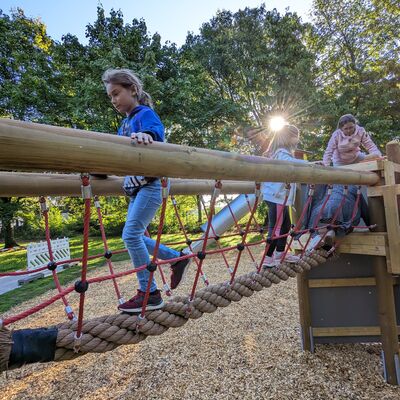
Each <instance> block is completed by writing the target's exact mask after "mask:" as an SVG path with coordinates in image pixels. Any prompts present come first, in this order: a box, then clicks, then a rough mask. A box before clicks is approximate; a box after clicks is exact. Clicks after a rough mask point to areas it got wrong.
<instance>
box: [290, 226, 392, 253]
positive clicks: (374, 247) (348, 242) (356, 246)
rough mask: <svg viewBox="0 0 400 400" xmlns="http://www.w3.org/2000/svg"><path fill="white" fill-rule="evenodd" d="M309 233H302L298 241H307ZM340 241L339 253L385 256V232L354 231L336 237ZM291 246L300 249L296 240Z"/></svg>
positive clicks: (386, 247)
mask: <svg viewBox="0 0 400 400" xmlns="http://www.w3.org/2000/svg"><path fill="white" fill-rule="evenodd" d="M308 236H309V234H308V233H307V234H304V235H302V236H301V238H300V242H301V243H302V244H303V245H304V244H305V243H307V240H308ZM337 240H338V241H339V242H340V246H339V249H338V252H339V253H348V254H363V255H365V254H366V255H371V256H384V257H385V256H386V254H387V253H388V239H387V233H386V232H354V233H352V234H350V235H347V236H344V237H343V238H338V239H337ZM292 247H293V249H295V250H301V249H302V247H301V246H300V243H299V242H298V241H296V240H295V241H293V243H292Z"/></svg>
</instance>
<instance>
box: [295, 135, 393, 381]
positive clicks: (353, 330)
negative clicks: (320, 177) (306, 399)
mask: <svg viewBox="0 0 400 400" xmlns="http://www.w3.org/2000/svg"><path fill="white" fill-rule="evenodd" d="M387 156H388V160H378V161H371V162H366V163H361V164H355V165H351V166H348V168H351V169H357V170H362V171H371V172H376V173H378V174H379V176H380V178H381V179H380V183H379V184H378V185H377V186H371V187H368V188H367V196H368V204H369V213H370V217H371V223H372V224H377V228H376V231H375V232H363V233H352V234H351V235H348V236H346V237H345V238H344V239H343V241H342V242H341V244H340V250H339V251H340V253H341V254H346V255H355V256H353V260H355V258H354V257H357V256H358V259H360V258H361V257H360V256H368V258H369V259H370V260H371V261H372V264H373V269H372V270H371V273H370V274H369V275H370V276H361V277H354V271H353V274H351V273H350V276H351V277H349V272H351V269H352V268H353V269H354V268H355V266H353V264H351V262H349V265H348V268H346V270H344V271H343V272H342V275H341V276H336V277H334V278H332V277H330V276H329V274H328V277H326V276H325V277H324V276H318V277H315V274H313V272H312V271H310V272H304V273H302V274H299V275H298V277H297V287H298V296H299V313H300V325H301V334H302V344H303V349H304V350H308V351H314V344H315V343H346V342H353V343H354V342H371V341H372V342H379V341H380V342H381V343H382V362H383V368H384V376H385V379H386V381H387V382H388V383H390V384H397V385H399V384H400V360H399V335H400V225H399V198H398V195H400V184H399V179H400V144H399V143H396V142H391V143H389V144H388V146H387ZM341 260H342V258H341V259H340V260H339V263H340V261H341ZM342 263H343V260H342ZM361 267H362V266H361ZM323 268H324V267H323V266H322V267H321V268H320V270H323ZM339 288H346V292H347V293H348V294H349V296H352V294H351V293H354V294H353V298H354V295H358V294H359V293H360V288H365V289H366V290H368V294H369V295H371V293H372V292H371V288H372V290H373V292H374V293H372V294H373V295H374V300H373V301H374V302H375V303H376V309H372V308H371V309H369V310H365V312H366V313H367V314H371V313H374V314H375V315H374V316H373V317H372V319H374V317H376V320H377V322H378V323H377V324H376V325H375V326H371V325H369V324H368V325H365V326H360V325H358V326H353V325H352V324H346V325H344V324H343V325H341V326H335V325H334V322H335V319H336V320H337V316H333V315H332V314H334V313H335V312H332V309H330V310H328V308H329V307H325V310H321V309H320V308H321V305H318V304H316V303H317V302H316V301H315V300H313V299H312V297H313V292H316V291H318V293H319V294H322V293H325V295H329V296H330V298H331V299H332V298H335V293H344V292H343V291H340V290H338V289H339ZM332 296H333V297H332ZM350 298H351V297H350ZM334 301H335V300H334ZM331 303H332V300H331ZM396 303H397V308H398V309H397V310H396ZM347 304H348V303H347ZM331 306H332V304H331ZM322 307H323V306H322ZM318 308H319V309H318ZM317 309H318V310H317ZM376 311H377V315H376ZM338 312H343V313H345V312H346V313H350V316H352V317H353V318H352V319H353V320H354V317H355V313H357V312H360V309H357V308H355V309H354V310H352V305H351V304H348V310H343V309H342V310H339V311H338ZM321 313H323V314H324V321H323V325H324V326H318V325H317V326H316V324H317V323H318V322H316V318H315V317H316V314H318V315H320V314H321ZM352 313H353V314H352ZM366 320H369V321H370V320H371V315H369V317H368V318H366ZM313 321H314V324H313ZM313 325H314V326H313ZM326 325H330V326H326Z"/></svg>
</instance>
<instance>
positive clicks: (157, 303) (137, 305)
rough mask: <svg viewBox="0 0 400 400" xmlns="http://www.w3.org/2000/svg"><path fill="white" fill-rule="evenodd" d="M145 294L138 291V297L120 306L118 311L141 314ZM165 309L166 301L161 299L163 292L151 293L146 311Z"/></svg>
mask: <svg viewBox="0 0 400 400" xmlns="http://www.w3.org/2000/svg"><path fill="white" fill-rule="evenodd" d="M145 294H146V293H145V292H142V291H141V290H138V291H137V294H136V296H134V297H132V298H131V299H130V300H128V301H126V302H125V303H123V304H121V305H119V306H118V310H120V311H123V312H126V313H141V312H142V307H143V301H144V296H145ZM163 307H164V301H163V299H162V297H161V292H160V291H159V290H158V289H157V290H155V291H154V292H150V295H149V299H148V301H147V305H146V309H145V311H151V310H158V309H159V308H163Z"/></svg>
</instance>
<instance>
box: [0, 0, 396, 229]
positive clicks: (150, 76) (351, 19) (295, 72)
mask: <svg viewBox="0 0 400 400" xmlns="http://www.w3.org/2000/svg"><path fill="white" fill-rule="evenodd" d="M399 19H400V8H399V7H398V1H396V0H379V1H378V0H326V1H322V0H315V1H314V3H313V20H312V22H311V23H303V22H302V21H301V19H300V18H299V17H298V16H297V15H296V14H295V13H291V12H285V13H282V14H281V13H278V12H277V11H276V10H275V9H274V10H268V9H267V8H266V6H265V5H263V6H260V7H256V8H245V9H244V10H241V11H238V12H229V11H219V12H218V13H217V14H216V15H215V16H214V17H213V18H211V19H210V20H209V21H207V22H205V23H204V24H203V25H202V27H201V30H200V33H199V34H198V35H193V34H188V36H187V39H186V43H185V45H183V46H182V47H181V48H177V46H176V45H175V44H171V43H169V42H166V43H164V44H163V43H162V40H161V37H160V36H159V35H158V34H155V35H152V36H151V35H150V34H149V32H148V31H147V26H146V23H145V21H144V20H138V19H133V20H132V21H129V22H126V21H124V18H123V14H122V12H121V11H119V10H118V11H115V10H111V12H110V13H109V15H106V13H105V11H104V8H103V7H102V6H99V7H98V8H97V18H96V20H95V21H94V22H93V23H91V24H88V25H87V27H86V28H87V29H86V36H87V38H88V44H87V45H83V44H81V43H80V42H79V40H78V38H77V37H75V36H74V35H71V34H69V33H66V34H65V35H64V36H63V37H62V39H61V41H60V42H57V41H54V40H53V39H52V38H50V37H49V36H48V35H47V33H46V27H45V25H44V24H43V22H41V21H40V20H36V19H32V18H29V17H27V16H25V15H24V12H23V11H22V10H21V9H18V10H17V11H15V12H12V13H11V14H10V15H7V14H5V13H3V12H2V11H0V117H11V118H16V119H23V120H32V121H37V122H44V123H50V124H55V125H61V126H68V127H74V128H82V129H87V130H93V131H101V132H108V133H115V132H116V129H117V127H118V125H119V123H120V121H121V119H122V116H121V115H118V114H117V112H116V111H115V110H114V109H113V108H112V106H111V104H110V102H109V100H108V98H107V96H106V94H105V90H104V87H103V84H102V82H101V76H102V74H103V72H104V70H105V69H107V68H110V67H125V68H131V69H133V70H134V71H135V72H137V73H138V75H139V76H140V77H141V79H142V80H143V82H144V84H145V89H146V90H147V91H148V92H149V93H151V95H152V97H153V100H154V103H155V108H156V111H157V112H158V113H159V114H160V116H161V119H162V120H163V122H164V124H165V126H166V135H167V138H168V141H170V142H175V143H181V144H188V145H191V146H198V147H207V148H213V149H222V150H227V151H239V152H242V153H243V152H244V153H252V152H254V148H253V147H252V146H251V145H249V143H248V142H246V141H238V142H237V141H236V139H235V135H234V134H233V133H234V132H235V129H236V128H237V127H238V126H248V125H252V126H254V125H265V123H266V120H267V119H268V118H269V116H271V115H273V114H277V113H279V114H283V115H284V116H286V118H287V119H288V120H289V121H290V122H291V123H295V124H296V125H298V126H299V127H300V129H301V132H302V144H301V146H302V147H303V148H306V149H309V150H311V151H312V152H313V153H314V154H313V157H318V156H319V155H321V153H322V152H323V150H324V147H325V144H326V142H327V141H328V140H329V137H330V134H331V132H332V131H333V129H334V128H335V126H336V122H337V119H338V117H339V116H340V115H341V114H344V113H349V112H350V113H353V114H355V115H356V116H357V117H358V118H359V120H360V122H361V124H362V125H364V126H365V127H366V128H367V130H369V131H371V132H372V133H373V135H374V136H373V137H374V140H375V141H376V142H378V144H380V145H381V146H383V145H384V144H385V142H387V141H388V140H389V139H392V138H393V137H395V136H397V135H399V131H400V106H399V96H398V93H399V76H400V63H399V61H400V60H399V59H400V54H399V51H400V50H399V46H398V38H399V36H400V24H399V23H398V21H399ZM50 156H55V155H50ZM100 201H101V205H102V210H103V213H104V225H105V228H106V231H107V232H109V233H112V234H116V235H119V234H120V232H121V230H122V227H123V224H124V219H125V214H126V208H127V204H126V200H125V199H124V198H107V199H105V198H102V199H100ZM50 203H51V204H50V227H51V231H52V235H53V236H63V235H71V234H74V233H75V234H76V233H80V232H82V215H83V205H82V204H83V203H82V200H81V199H73V198H70V199H61V198H54V199H50ZM178 203H179V208H180V213H181V215H182V217H183V219H184V224H185V226H186V227H187V229H188V230H189V231H195V230H196V229H198V226H199V223H198V221H197V205H196V201H195V198H194V197H190V196H188V197H187V198H182V199H179V202H178ZM66 213H68V217H67V218H66V215H67V214H66ZM17 216H19V217H21V218H23V220H24V226H23V227H21V228H18V229H17V230H16V234H17V236H19V237H44V226H43V221H42V218H41V215H40V211H39V207H38V204H37V202H36V201H35V200H29V199H14V198H9V199H7V200H6V201H0V218H1V219H2V220H3V221H12V220H14V219H15V218H16V217H17ZM96 218H97V216H96V211H95V210H94V209H93V210H92V224H91V232H92V233H93V234H99V229H98V224H97V222H96ZM157 218H159V217H157ZM157 218H156V220H155V221H154V222H153V224H152V225H151V226H150V230H151V231H152V232H153V233H154V232H155V230H156V223H157V221H158V219H157ZM260 219H261V220H262V215H260ZM177 230H178V223H177V220H176V218H175V217H174V213H173V209H172V207H171V205H169V206H168V209H167V220H166V225H165V228H164V231H165V232H176V231H177Z"/></svg>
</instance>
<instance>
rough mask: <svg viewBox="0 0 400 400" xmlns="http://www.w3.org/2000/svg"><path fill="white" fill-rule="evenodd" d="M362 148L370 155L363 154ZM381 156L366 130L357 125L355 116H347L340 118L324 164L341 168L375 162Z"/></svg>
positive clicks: (329, 143)
mask: <svg viewBox="0 0 400 400" xmlns="http://www.w3.org/2000/svg"><path fill="white" fill-rule="evenodd" d="M360 146H363V147H364V148H365V149H366V150H367V151H368V153H369V154H368V155H366V154H365V153H363V152H362V151H361V149H360ZM381 156H382V153H381V152H380V151H379V149H378V147H377V146H376V144H375V143H374V142H373V141H372V139H371V137H370V136H369V134H368V133H367V132H366V131H365V129H364V128H363V127H361V126H359V125H357V121H356V119H355V118H354V117H353V115H351V114H345V115H342V116H341V117H340V118H339V122H338V126H337V129H336V131H335V132H333V134H332V136H331V138H330V140H329V142H328V146H327V148H326V150H325V153H324V158H323V163H324V165H326V166H328V167H329V166H330V165H331V162H333V166H339V165H346V164H353V163H357V162H360V161H364V160H365V161H366V160H373V159H376V158H379V157H381Z"/></svg>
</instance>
